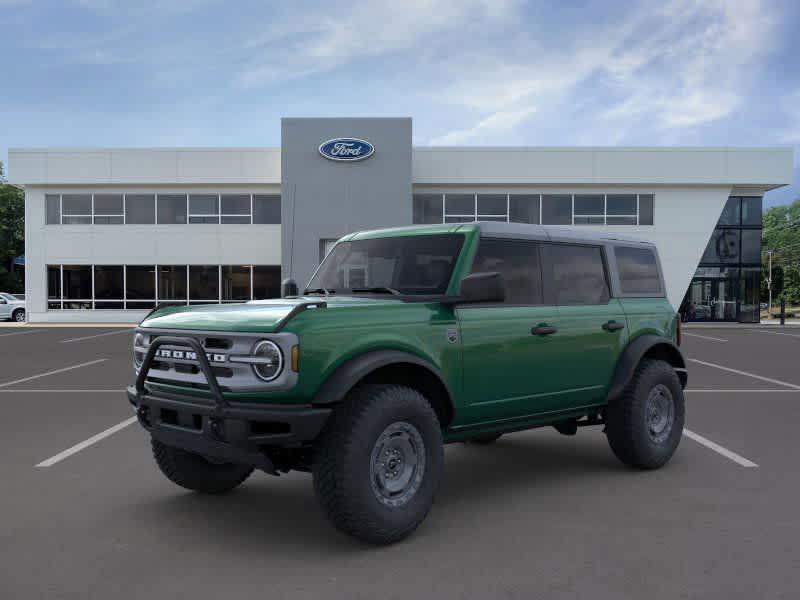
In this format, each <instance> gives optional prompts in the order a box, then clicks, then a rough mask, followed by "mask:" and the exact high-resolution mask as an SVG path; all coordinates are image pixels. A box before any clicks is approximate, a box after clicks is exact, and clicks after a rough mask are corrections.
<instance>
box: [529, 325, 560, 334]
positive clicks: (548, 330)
mask: <svg viewBox="0 0 800 600" xmlns="http://www.w3.org/2000/svg"><path fill="white" fill-rule="evenodd" d="M556 331H558V328H556V327H551V326H550V325H537V326H536V327H533V328H532V329H531V335H551V334H553V333H555V332H556Z"/></svg>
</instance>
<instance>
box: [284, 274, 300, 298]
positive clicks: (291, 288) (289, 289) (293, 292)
mask: <svg viewBox="0 0 800 600" xmlns="http://www.w3.org/2000/svg"><path fill="white" fill-rule="evenodd" d="M287 296H297V282H296V281H295V280H294V279H292V278H291V277H290V278H288V279H284V280H283V281H282V282H281V298H286V297H287Z"/></svg>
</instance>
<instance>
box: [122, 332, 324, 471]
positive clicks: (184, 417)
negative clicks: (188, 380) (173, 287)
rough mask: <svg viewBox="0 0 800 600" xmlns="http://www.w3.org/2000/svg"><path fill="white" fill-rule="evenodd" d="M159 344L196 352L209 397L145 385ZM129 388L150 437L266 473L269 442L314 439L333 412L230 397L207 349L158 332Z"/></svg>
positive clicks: (276, 444) (279, 444) (269, 463)
mask: <svg viewBox="0 0 800 600" xmlns="http://www.w3.org/2000/svg"><path fill="white" fill-rule="evenodd" d="M161 344H170V345H184V346H188V347H191V348H193V349H194V350H195V351H196V353H197V355H198V360H199V363H200V367H201V370H202V371H203V373H204V374H205V375H206V379H207V381H208V387H209V391H210V392H211V396H212V397H211V398H204V397H198V396H185V395H180V394H173V393H167V392H161V391H159V392H158V393H154V392H153V391H152V390H151V389H148V387H147V386H146V385H145V381H146V378H147V373H148V371H149V370H150V364H151V362H152V359H153V355H154V354H155V351H156V349H157V348H158V347H159V346H160V345H161ZM195 346H197V347H196V348H195ZM127 393H128V399H129V401H130V403H131V404H132V405H133V406H134V407H135V409H136V416H137V417H138V419H139V423H140V424H141V425H142V426H143V427H144V428H145V429H147V430H148V431H149V432H150V434H151V435H152V436H153V438H154V439H156V440H158V441H160V442H162V443H163V444H166V445H168V446H173V447H176V448H181V449H183V450H186V451H188V452H193V453H195V454H200V455H203V456H205V457H207V458H210V459H212V460H218V461H224V462H233V463H240V464H247V465H251V466H253V467H256V468H259V469H262V470H264V471H267V472H268V473H275V467H274V465H273V464H272V461H271V460H270V459H269V458H268V456H267V453H266V450H267V449H268V448H269V447H284V448H285V447H298V446H301V445H303V443H305V442H309V441H311V440H313V439H315V438H316V437H317V436H318V435H319V433H320V431H321V430H322V428H323V427H324V426H325V422H326V421H327V419H328V417H329V415H330V413H331V409H330V408H318V407H314V406H310V405H275V404H271V405H260V404H253V403H239V402H236V403H234V402H228V401H227V400H225V398H224V397H223V395H222V392H221V391H220V389H219V385H218V384H217V381H216V377H215V376H214V374H213V373H212V371H211V367H210V365H209V364H208V361H207V359H206V357H205V353H204V352H203V351H202V349H201V348H200V346H199V344H198V342H197V341H196V340H194V339H192V338H188V337H186V338H182V337H159V338H158V339H157V340H156V341H155V342H154V343H153V344H152V345H151V346H150V349H149V351H148V353H147V355H146V356H145V359H144V361H143V363H142V368H141V369H140V371H139V375H138V377H137V379H136V384H135V385H132V386H129V387H128V389H127Z"/></svg>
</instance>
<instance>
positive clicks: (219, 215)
mask: <svg viewBox="0 0 800 600" xmlns="http://www.w3.org/2000/svg"><path fill="white" fill-rule="evenodd" d="M78 194H82V192H67V193H66V194H65V193H64V192H52V193H47V194H45V210H44V224H45V225H48V226H56V225H92V226H94V225H103V226H108V225H134V224H135V223H128V210H127V209H128V196H129V195H133V196H139V195H152V196H153V221H154V222H153V223H148V224H152V225H175V226H181V225H202V224H211V225H280V222H281V220H282V219H280V215H279V220H278V222H277V223H256V221H255V199H256V196H259V197H261V196H267V197H277V198H278V199H280V195H281V194H280V192H272V191H269V192H246V193H244V192H243V193H237V192H233V191H230V192H216V193H214V192H209V193H203V192H180V191H175V192H151V191H134V192H111V191H103V192H85V195H87V196H89V197H90V198H91V208H90V211H89V213H81V214H70V215H66V217H67V218H66V220H67V221H69V220H70V219H87V220H88V222H86V223H69V222H65V218H64V196H65V195H78ZM115 194H119V195H120V196H122V212H121V213H116V212H114V213H110V212H103V213H99V212H97V210H96V208H95V196H96V195H99V196H105V195H115ZM227 195H231V196H242V197H244V196H247V197H248V198H249V202H248V204H249V211H248V212H242V213H230V212H223V210H222V196H227ZM53 196H55V197H57V198H58V219H57V221H56V222H53V223H49V222H48V214H47V206H48V204H47V198H48V197H53ZM159 196H185V197H186V220H185V221H183V222H180V223H163V222H161V221H160V220H159V218H158V199H159ZM191 196H216V198H217V211H216V212H215V213H213V214H212V213H192V212H190V197H191ZM279 202H280V200H279ZM98 217H99V218H118V219H121V222H120V223H97V218H98ZM193 217H197V218H204V219H215V220H216V222H211V223H202V222H200V223H192V222H191V219H192V218H193ZM225 218H229V219H237V220H241V221H242V222H240V223H225V222H224V220H225Z"/></svg>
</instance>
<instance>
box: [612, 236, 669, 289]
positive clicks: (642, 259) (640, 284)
mask: <svg viewBox="0 0 800 600" xmlns="http://www.w3.org/2000/svg"><path fill="white" fill-rule="evenodd" d="M614 255H615V256H616V258H617V271H618V272H619V283H620V288H621V290H622V293H623V294H637V295H645V294H648V295H652V296H663V295H664V290H663V288H662V286H661V277H660V276H659V273H658V262H657V261H656V255H655V253H654V252H653V251H652V250H651V249H649V248H629V247H625V246H617V247H615V248H614Z"/></svg>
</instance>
